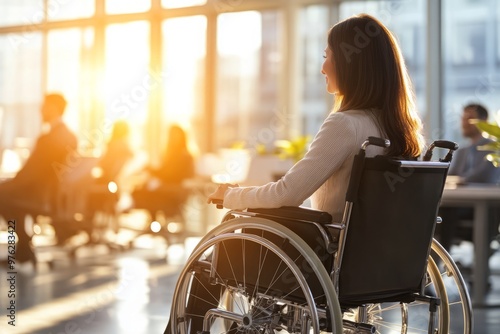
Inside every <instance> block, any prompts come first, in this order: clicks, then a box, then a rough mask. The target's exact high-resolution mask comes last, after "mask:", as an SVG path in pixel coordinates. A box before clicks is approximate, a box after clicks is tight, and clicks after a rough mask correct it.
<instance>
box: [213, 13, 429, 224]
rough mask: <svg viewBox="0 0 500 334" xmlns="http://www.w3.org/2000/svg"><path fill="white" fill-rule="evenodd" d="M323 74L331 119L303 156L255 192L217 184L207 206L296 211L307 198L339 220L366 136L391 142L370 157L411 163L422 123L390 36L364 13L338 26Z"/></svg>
mask: <svg viewBox="0 0 500 334" xmlns="http://www.w3.org/2000/svg"><path fill="white" fill-rule="evenodd" d="M323 57H324V58H325V60H324V63H323V66H322V68H321V73H323V75H324V76H325V80H326V89H327V91H328V92H329V93H331V94H334V95H335V106H334V110H333V111H332V112H331V113H330V114H329V115H328V117H327V118H326V120H325V121H324V123H323V125H322V126H321V128H320V130H319V132H318V133H317V135H316V137H315V138H314V140H313V142H312V143H311V146H310V149H309V151H308V152H307V153H306V155H305V156H304V158H303V159H302V160H300V161H299V162H297V164H295V166H293V168H291V169H290V170H289V171H288V173H286V175H285V176H284V177H283V178H281V179H280V180H279V181H277V182H272V183H268V184H266V185H263V186H259V187H235V186H233V185H229V184H223V185H220V186H219V188H218V189H217V191H216V192H215V193H213V194H211V195H210V196H209V201H212V200H223V203H224V207H226V208H229V209H244V208H278V207H281V206H298V205H301V204H302V203H303V201H304V200H306V199H307V198H309V197H311V204H312V207H313V208H314V209H318V210H322V211H327V212H329V213H330V214H332V216H333V218H334V220H337V221H338V220H340V218H341V216H340V215H341V213H342V211H343V206H344V199H345V197H344V195H345V193H346V190H347V184H348V181H349V175H350V171H351V166H352V162H353V159H354V156H355V154H356V153H357V152H358V150H359V148H360V147H361V145H362V144H363V142H364V141H365V140H366V138H368V137H369V136H375V137H384V138H388V139H389V140H390V142H391V146H390V147H389V148H388V149H386V150H385V151H384V150H383V149H382V148H380V147H374V148H372V147H370V148H369V149H368V151H367V155H368V156H373V155H377V154H385V155H389V156H394V157H405V158H416V157H418V156H419V155H420V153H421V151H422V148H423V144H424V143H423V139H422V136H421V134H420V130H421V121H420V119H419V117H418V114H417V111H416V110H415V104H414V101H413V94H412V87H411V84H410V80H409V76H408V73H407V70H406V67H405V65H404V61H403V59H402V56H401V52H400V50H399V47H398V45H397V42H396V40H395V38H394V36H393V35H392V34H391V33H390V31H389V30H388V29H387V28H386V27H385V26H384V25H383V24H382V23H381V22H379V21H378V20H376V19H375V18H373V17H371V16H368V15H360V16H356V17H351V18H349V19H347V20H345V21H342V22H340V23H338V24H336V25H335V26H334V27H333V28H331V30H330V32H329V34H328V45H327V47H326V48H325V54H324V56H323Z"/></svg>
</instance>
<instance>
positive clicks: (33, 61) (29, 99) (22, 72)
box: [0, 33, 42, 148]
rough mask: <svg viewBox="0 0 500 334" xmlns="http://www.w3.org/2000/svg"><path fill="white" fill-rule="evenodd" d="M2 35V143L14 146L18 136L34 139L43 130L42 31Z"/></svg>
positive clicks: (0, 56) (0, 85)
mask: <svg viewBox="0 0 500 334" xmlns="http://www.w3.org/2000/svg"><path fill="white" fill-rule="evenodd" d="M18 38H19V36H18V35H17V34H7V35H0V107H1V108H2V109H3V116H2V122H1V124H0V129H1V130H0V138H1V140H2V142H1V145H2V146H3V147H7V148H13V147H15V146H16V145H17V142H18V141H17V138H28V139H29V140H30V141H33V140H34V139H35V138H36V137H37V136H38V134H39V132H40V113H39V111H40V106H41V105H40V103H41V98H42V73H41V71H40V69H41V68H42V34H41V33H25V34H23V36H22V39H21V42H19V43H18V42H16V41H18Z"/></svg>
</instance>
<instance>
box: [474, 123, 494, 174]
mask: <svg viewBox="0 0 500 334" xmlns="http://www.w3.org/2000/svg"><path fill="white" fill-rule="evenodd" d="M471 123H473V124H475V125H476V126H477V128H478V129H479V130H481V131H482V132H483V136H485V137H487V138H489V139H491V140H492V142H490V143H488V144H486V145H483V146H480V147H479V149H480V150H485V151H490V152H491V153H489V154H488V155H487V156H486V159H488V161H491V163H492V164H493V165H494V166H495V167H500V126H499V124H498V123H492V122H487V121H482V120H477V119H476V120H471Z"/></svg>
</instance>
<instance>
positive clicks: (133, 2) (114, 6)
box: [106, 0, 151, 14]
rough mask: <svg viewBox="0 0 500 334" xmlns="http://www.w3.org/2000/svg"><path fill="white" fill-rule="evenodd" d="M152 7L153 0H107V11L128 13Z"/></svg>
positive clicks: (144, 10) (109, 12)
mask: <svg viewBox="0 0 500 334" xmlns="http://www.w3.org/2000/svg"><path fill="white" fill-rule="evenodd" d="M150 8H151V0H106V13H108V14H127V13H138V12H146V11H148V10H149V9H150Z"/></svg>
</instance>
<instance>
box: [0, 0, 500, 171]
mask: <svg viewBox="0 0 500 334" xmlns="http://www.w3.org/2000/svg"><path fill="white" fill-rule="evenodd" d="M1 8H2V9H1V10H0V110H1V111H0V120H1V122H0V147H1V148H2V149H4V150H5V149H12V150H19V149H21V150H22V149H25V148H29V147H30V145H32V144H33V142H34V139H35V138H36V137H37V136H38V134H39V133H40V131H41V127H40V117H39V108H40V104H41V101H42V98H43V94H44V93H46V92H61V93H63V94H64V95H65V96H66V98H67V99H68V102H69V104H68V108H67V111H66V114H65V116H64V118H65V121H66V122H67V123H68V124H69V126H70V127H71V128H72V129H73V130H74V131H75V132H76V133H77V134H78V136H79V140H80V150H81V152H82V154H94V155H96V154H99V153H100V152H101V151H102V149H103V146H104V144H105V142H106V138H107V136H108V135H109V132H110V130H111V124H112V123H113V122H114V121H115V120H117V119H126V120H127V121H129V122H130V123H131V124H132V125H133V140H132V143H133V145H134V147H135V148H137V149H139V150H144V151H145V152H147V153H148V155H149V157H150V158H151V159H152V160H153V162H154V160H155V159H157V157H158V156H159V155H160V152H161V150H162V149H163V142H164V141H165V140H166V132H167V131H166V129H167V127H168V126H169V125H170V124H180V125H182V126H183V127H185V128H186V129H187V130H188V133H189V136H190V138H191V141H192V143H191V144H192V147H193V148H195V149H196V151H197V152H198V153H200V154H202V153H204V152H215V151H217V150H218V149H220V148H224V147H232V146H235V145H240V146H241V145H243V146H245V147H247V148H249V149H253V148H255V147H256V146H257V145H264V146H265V147H270V146H272V145H274V143H275V141H276V140H279V139H293V138H296V137H297V136H300V135H314V133H315V132H316V131H317V130H318V129H319V126H320V125H321V123H322V120H323V119H324V118H325V116H326V114H327V113H328V112H329V111H330V110H331V108H332V105H333V97H332V96H330V95H328V94H327V93H326V91H325V85H324V78H323V75H322V74H321V73H320V68H321V63H322V61H323V58H322V55H323V50H324V48H325V45H326V33H327V31H328V28H329V27H330V26H331V25H333V24H334V23H335V22H337V21H339V20H341V19H344V18H347V17H349V16H350V15H353V14H356V13H360V12H366V13H369V14H373V15H375V16H376V17H378V18H379V19H380V20H381V21H383V22H384V23H385V24H386V25H388V26H389V28H390V29H391V30H392V31H393V32H394V33H395V34H396V36H397V39H398V40H399V42H400V45H401V49H402V52H403V54H404V58H405V60H406V64H407V66H408V68H409V72H410V74H411V78H412V80H413V85H414V87H415V92H416V97H417V106H418V110H419V113H420V114H421V116H422V118H423V119H424V122H425V123H424V124H425V134H426V137H427V140H428V141H429V142H430V141H431V140H432V139H436V138H446V139H450V140H456V141H458V142H461V141H462V138H461V135H460V126H459V120H460V113H461V108H462V106H464V105H465V104H466V103H469V102H479V103H483V104H484V105H486V106H487V108H488V109H489V111H490V112H491V114H492V118H493V117H494V114H495V112H496V111H497V110H498V109H500V94H499V91H500V3H499V2H498V1H496V0H454V1H452V0H440V1H433V0H392V1H331V0H329V1H323V0H273V1H269V0H134V1H132V0H127V1H123V0H78V1H76V0H16V1H2V4H1ZM4 167H5V166H4ZM5 168H15V167H13V166H10V167H9V166H6V167H5Z"/></svg>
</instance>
